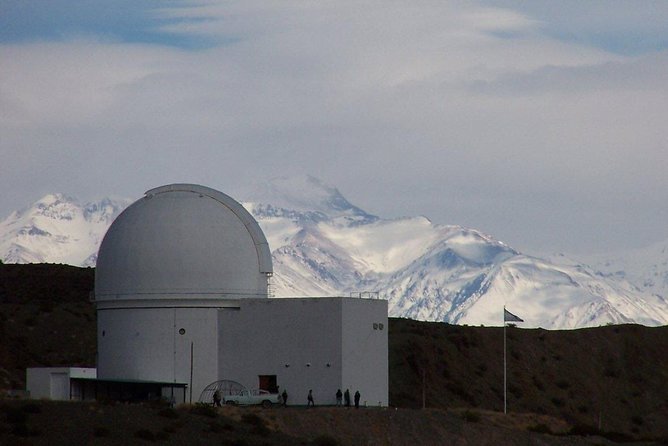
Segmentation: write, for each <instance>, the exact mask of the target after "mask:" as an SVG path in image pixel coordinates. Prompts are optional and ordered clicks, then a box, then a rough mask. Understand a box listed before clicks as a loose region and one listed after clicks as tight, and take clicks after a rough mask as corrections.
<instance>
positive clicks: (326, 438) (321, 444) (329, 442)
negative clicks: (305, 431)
mask: <svg viewBox="0 0 668 446" xmlns="http://www.w3.org/2000/svg"><path fill="white" fill-rule="evenodd" d="M313 444H314V445H315V446H336V445H338V444H339V442H338V440H337V439H336V438H334V437H332V436H331V435H327V434H323V435H318V436H317V437H315V438H314V439H313Z"/></svg>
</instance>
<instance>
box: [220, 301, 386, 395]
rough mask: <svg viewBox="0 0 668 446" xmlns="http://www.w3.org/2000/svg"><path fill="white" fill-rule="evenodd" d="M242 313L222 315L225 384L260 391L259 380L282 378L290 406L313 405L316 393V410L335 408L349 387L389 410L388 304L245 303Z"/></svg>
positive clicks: (222, 376)
mask: <svg viewBox="0 0 668 446" xmlns="http://www.w3.org/2000/svg"><path fill="white" fill-rule="evenodd" d="M239 308H240V309H239V310H230V309H225V310H220V312H219V333H220V340H219V345H220V353H219V379H230V380H233V381H238V382H240V383H241V384H243V385H245V386H246V387H249V388H257V387H258V385H259V381H258V375H276V376H277V384H278V385H279V386H280V388H281V389H286V390H287V391H288V394H289V398H288V404H300V405H301V404H304V405H305V404H306V402H307V400H306V396H307V394H308V391H309V389H313V395H314V399H315V403H316V404H318V405H320V404H323V405H325V404H335V402H336V397H335V394H336V390H337V389H339V388H340V389H341V390H342V391H344V390H345V388H346V387H345V386H346V385H348V386H350V390H351V396H352V394H354V392H355V390H356V389H357V388H359V389H360V392H361V393H362V394H363V399H362V401H364V399H365V398H364V394H365V393H366V399H367V400H368V401H369V405H378V402H380V403H381V404H382V405H387V401H388V395H387V394H388V390H387V382H388V378H387V370H388V368H387V302H386V301H380V300H374V301H371V300H368V299H349V298H308V299H307V298H299V299H269V300H265V299H244V300H243V301H240V303H239ZM374 322H376V323H383V324H384V328H385V330H383V331H379V330H373V323H374ZM286 364H288V365H289V367H286ZM328 364H329V366H328ZM309 365H310V366H309ZM352 386H356V387H355V388H353V387H352ZM372 399H373V400H372Z"/></svg>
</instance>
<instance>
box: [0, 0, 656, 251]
mask: <svg viewBox="0 0 668 446" xmlns="http://www.w3.org/2000/svg"><path fill="white" fill-rule="evenodd" d="M667 24H668V2H666V1H661V0H657V1H642V0H631V1H621V0H620V1H610V0H606V1H594V0H592V1H586V2H582V1H580V0H577V1H563V0H562V1H553V0H550V1H539V0H532V1H520V0H518V1H512V0H508V1H501V0H499V1H461V2H460V1H444V0H435V1H420V0H406V1H391V0H386V1H373V2H371V1H370V2H367V1H358V0H355V1H349V2H348V1H344V0H333V1H281V2H272V1H266V0H263V1H259V2H255V1H252V0H241V1H207V2H188V1H177V0H172V1H155V0H110V1H105V2H91V1H88V0H49V1H44V0H0V188H1V190H2V193H1V194H0V219H2V218H4V217H6V216H7V215H9V213H10V212H11V211H13V210H16V209H19V208H22V207H24V206H26V205H28V204H30V203H32V202H33V201H35V200H37V199H38V198H40V197H41V196H43V195H44V194H46V193H49V192H63V193H66V194H69V195H73V196H75V197H78V198H80V199H81V200H83V201H85V200H88V199H92V198H96V197H102V196H108V195H116V196H122V197H130V198H138V197H140V196H141V195H142V194H143V192H144V191H145V190H147V189H150V188H152V187H155V186H158V185H162V184H167V183H173V182H194V183H200V184H204V185H207V186H210V187H213V188H216V189H219V190H222V191H224V192H226V193H229V194H230V195H232V196H234V197H236V198H238V199H240V200H241V199H243V198H244V194H245V193H246V191H248V190H249V187H250V185H251V184H252V183H254V182H257V181H261V180H262V179H263V178H271V177H276V176H284V175H299V174H311V175H313V176H315V177H318V178H320V179H322V180H323V181H325V182H326V183H329V184H331V185H333V186H336V187H338V188H339V190H340V191H341V192H342V193H343V194H344V195H345V196H346V197H347V198H348V199H349V201H351V202H352V203H354V204H355V205H357V206H359V207H361V208H363V209H365V210H367V211H369V212H371V213H375V214H377V215H379V216H382V217H387V218H389V217H399V216H407V215H425V216H427V217H429V218H430V219H431V220H432V221H434V222H438V223H446V224H460V225H464V226H469V227H473V228H476V229H480V230H482V231H484V232H487V233H489V234H491V235H493V236H494V237H496V238H498V239H500V240H502V241H505V242H507V243H508V244H510V245H511V246H513V247H514V248H516V249H519V250H521V251H524V252H528V253H543V252H553V251H554V252H556V251H559V252H567V253H594V252H606V251H614V250H620V249H627V248H633V247H641V246H644V245H648V244H651V243H654V242H659V241H663V240H666V239H668V174H667V171H668V25H667Z"/></svg>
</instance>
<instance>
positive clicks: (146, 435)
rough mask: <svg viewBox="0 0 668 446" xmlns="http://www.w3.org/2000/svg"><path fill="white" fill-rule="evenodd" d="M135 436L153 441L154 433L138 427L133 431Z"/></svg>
mask: <svg viewBox="0 0 668 446" xmlns="http://www.w3.org/2000/svg"><path fill="white" fill-rule="evenodd" d="M135 438H141V439H142V440H146V441H155V434H154V433H153V432H151V431H150V430H148V429H139V430H138V431H136V432H135Z"/></svg>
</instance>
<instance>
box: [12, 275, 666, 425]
mask: <svg viewBox="0 0 668 446" xmlns="http://www.w3.org/2000/svg"><path fill="white" fill-rule="evenodd" d="M93 281H94V270H93V269H91V268H75V267H69V266H64V265H2V264H0V340H1V342H0V390H7V389H22V388H24V387H25V368H26V367H33V366H57V365H78V366H94V364H95V348H96V327H95V312H94V309H93V306H92V304H91V303H90V301H89V297H88V296H89V292H90V291H91V290H92V289H93ZM507 335H508V410H509V411H510V412H511V413H519V412H527V413H536V414H546V415H552V416H554V417H558V418H561V419H564V420H566V421H568V422H569V423H571V424H572V425H573V424H577V425H579V426H580V427H579V428H580V429H584V430H587V429H589V430H590V431H591V430H592V429H594V428H597V427H598V426H599V423H600V426H601V428H602V430H603V431H609V432H620V433H624V434H626V435H633V436H634V437H635V438H642V437H652V438H657V437H668V327H658V328H648V327H642V326H635V325H626V326H609V327H600V328H594V329H582V330H567V331H547V330H524V329H517V328H509V329H508V331H507ZM389 349H390V352H389V353H390V364H389V369H390V404H391V405H392V406H397V407H405V408H419V407H422V390H423V383H424V388H425V395H426V406H427V407H428V408H437V409H438V408H448V409H452V408H464V409H466V408H468V409H469V410H472V411H479V412H483V411H487V410H490V411H501V412H502V411H503V329H502V328H501V327H466V326H456V325H448V324H443V323H428V322H418V321H412V320H407V319H390V321H389ZM423 377H424V381H423Z"/></svg>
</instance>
